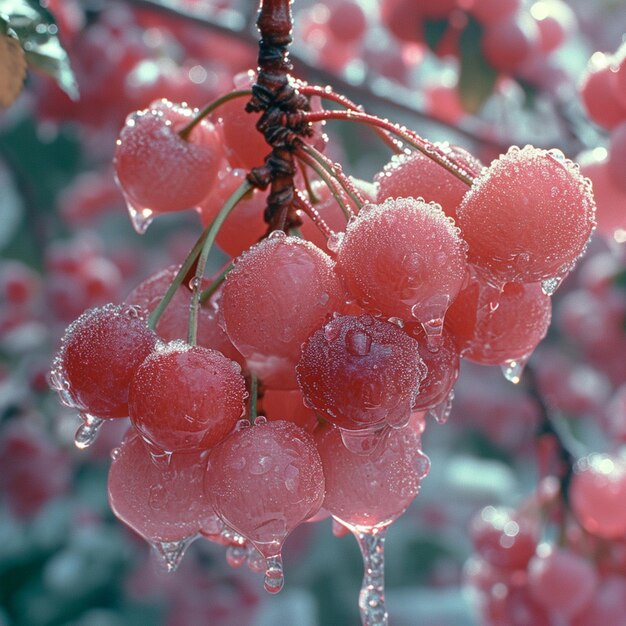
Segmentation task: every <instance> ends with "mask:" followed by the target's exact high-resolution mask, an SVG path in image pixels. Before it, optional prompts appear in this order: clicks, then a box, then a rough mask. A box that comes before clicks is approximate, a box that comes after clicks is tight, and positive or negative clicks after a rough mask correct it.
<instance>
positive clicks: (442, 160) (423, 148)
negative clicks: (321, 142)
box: [303, 110, 474, 187]
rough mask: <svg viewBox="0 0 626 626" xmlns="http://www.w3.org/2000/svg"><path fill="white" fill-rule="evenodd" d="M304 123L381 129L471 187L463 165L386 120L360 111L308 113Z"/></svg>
mask: <svg viewBox="0 0 626 626" xmlns="http://www.w3.org/2000/svg"><path fill="white" fill-rule="evenodd" d="M303 117H304V119H305V120H306V121H308V122H311V123H314V122H322V121H325V120H346V121H350V122H360V123H364V124H368V125H370V126H373V127H374V128H382V129H384V130H386V131H388V132H390V133H392V134H394V135H396V136H397V137H399V138H400V139H402V140H403V141H404V142H405V143H407V144H408V145H410V146H412V147H413V148H415V149H417V150H419V151H420V152H421V153H422V154H424V155H425V156H427V157H428V158H429V159H432V160H433V161H435V163H438V164H439V165H441V167H443V168H445V169H446V170H448V171H449V172H450V173H451V174H453V175H454V176H456V177H457V178H458V179H459V180H461V181H463V182H464V183H465V184H466V185H468V186H469V187H471V186H472V183H473V181H474V177H473V176H472V174H471V173H470V172H468V171H467V170H466V169H465V167H464V166H463V165H460V164H458V163H456V162H455V161H454V160H453V159H451V158H450V157H449V156H448V155H446V154H445V153H444V152H443V150H441V148H438V147H437V146H436V145H434V144H432V143H431V142H430V141H428V140H426V139H424V138H423V137H420V136H419V135H418V134H417V133H414V132H413V131H410V130H408V129H407V128H404V127H400V126H397V125H396V124H392V123H391V122H389V121H388V120H383V119H380V118H379V117H376V116H375V115H370V114H368V113H363V112H362V111H352V110H349V111H330V110H324V111H310V112H307V113H304V114H303Z"/></svg>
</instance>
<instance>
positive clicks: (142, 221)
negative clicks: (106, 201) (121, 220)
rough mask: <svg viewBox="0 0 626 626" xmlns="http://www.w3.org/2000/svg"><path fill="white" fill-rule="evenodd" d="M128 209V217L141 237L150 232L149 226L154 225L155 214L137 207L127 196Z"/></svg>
mask: <svg viewBox="0 0 626 626" xmlns="http://www.w3.org/2000/svg"><path fill="white" fill-rule="evenodd" d="M126 207H127V208H128V215H129V217H130V223H131V224H132V225H133V228H134V229H135V231H136V232H137V233H138V234H139V235H143V234H144V233H145V232H146V231H147V230H148V226H150V224H152V220H153V219H154V212H153V211H152V210H151V209H147V208H145V207H143V208H142V207H137V206H135V204H134V203H133V202H132V200H130V199H129V198H128V196H126Z"/></svg>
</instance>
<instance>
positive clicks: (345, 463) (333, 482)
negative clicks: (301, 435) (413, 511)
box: [315, 426, 429, 531]
mask: <svg viewBox="0 0 626 626" xmlns="http://www.w3.org/2000/svg"><path fill="white" fill-rule="evenodd" d="M315 440H316V443H317V448H318V450H319V453H320V457H321V459H322V466H323V468H324V476H325V477H326V496H325V498H324V508H325V509H326V510H328V511H329V512H330V514H331V515H333V516H334V517H336V518H337V519H338V520H340V521H341V523H342V524H345V525H346V526H348V527H352V528H354V529H356V530H357V531H368V530H371V529H373V528H383V527H385V526H388V525H389V524H390V523H391V522H393V521H394V520H395V519H397V518H398V517H399V516H400V515H402V513H404V511H405V510H406V509H407V507H408V506H409V505H410V504H411V502H412V501H413V499H414V498H415V496H416V495H417V494H418V492H419V489H420V481H421V479H422V478H424V476H426V474H427V473H428V466H429V462H428V457H426V456H425V455H424V454H423V453H422V452H421V450H420V448H421V442H420V434H419V431H416V430H415V429H413V428H412V427H411V426H407V427H405V428H401V429H399V430H396V429H389V430H388V431H387V432H386V434H385V435H384V438H383V440H382V441H381V442H380V443H379V446H378V447H377V448H376V449H375V450H374V451H373V452H372V454H369V455H368V454H356V453H354V452H350V450H348V449H347V448H346V446H345V445H344V443H343V441H342V437H341V433H340V431H339V429H338V428H329V427H327V428H325V429H321V430H319V431H316V438H315Z"/></svg>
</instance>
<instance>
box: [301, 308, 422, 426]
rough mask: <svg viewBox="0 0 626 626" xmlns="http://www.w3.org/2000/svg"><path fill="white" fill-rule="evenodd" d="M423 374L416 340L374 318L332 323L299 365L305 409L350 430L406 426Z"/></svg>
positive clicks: (313, 338) (304, 351)
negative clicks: (306, 407)
mask: <svg viewBox="0 0 626 626" xmlns="http://www.w3.org/2000/svg"><path fill="white" fill-rule="evenodd" d="M425 375H426V367H425V366H424V363H423V361H422V360H421V358H420V354H419V349H418V343H417V341H416V340H415V339H413V338H412V337H409V336H408V335H407V334H406V333H405V332H404V331H403V330H402V329H400V328H398V327H397V326H396V325H395V324H391V323H389V322H384V321H382V320H378V319H376V318H374V317H372V316H371V315H360V316H351V315H342V316H339V317H336V318H335V319H333V320H331V321H330V322H328V323H327V324H326V325H325V326H323V327H322V328H320V329H319V330H317V331H315V332H314V333H313V334H312V335H311V337H309V339H308V341H307V342H306V344H305V345H304V346H303V348H302V356H301V358H300V361H299V362H298V366H297V376H298V384H299V385H300V389H301V390H302V395H303V397H304V399H305V402H306V403H307V405H308V406H309V407H311V408H313V409H314V410H315V411H316V412H317V413H319V414H320V415H321V416H322V417H324V418H325V419H327V420H328V421H330V422H331V423H333V424H335V425H336V426H340V427H341V428H345V429H347V430H360V429H365V428H373V427H377V428H380V427H382V426H384V425H385V424H390V425H393V426H396V427H397V426H404V425H406V423H407V422H408V420H409V417H410V414H411V408H412V406H413V404H414V402H415V398H416V396H417V393H418V391H419V388H420V383H421V382H422V380H423V379H424V377H425Z"/></svg>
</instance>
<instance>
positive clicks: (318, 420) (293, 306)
mask: <svg viewBox="0 0 626 626" xmlns="http://www.w3.org/2000/svg"><path fill="white" fill-rule="evenodd" d="M258 27H259V31H260V33H261V41H260V44H259V66H258V71H257V73H256V74H254V73H250V74H248V75H246V76H243V77H238V79H237V84H236V89H235V90H233V91H232V92H230V93H228V94H225V95H224V96H222V97H221V98H219V99H218V100H216V101H214V102H213V103H211V104H210V105H208V106H207V107H205V108H204V109H203V110H195V109H191V108H189V107H187V106H186V105H184V104H175V103H171V102H168V101H166V100H160V101H156V102H154V103H153V104H152V105H151V106H150V107H149V108H147V109H145V110H142V111H138V112H136V113H132V114H131V115H129V116H128V118H127V120H126V125H125V126H124V128H123V129H122V131H121V133H120V136H119V139H118V142H117V149H116V154H115V168H116V174H117V179H118V182H119V185H120V188H121V189H122V191H123V193H124V195H125V197H126V200H127V203H128V208H129V212H130V217H131V220H132V222H133V224H134V226H135V228H136V229H137V230H138V231H139V232H140V233H142V232H144V231H145V229H146V228H147V227H148V226H149V224H150V222H151V221H152V220H153V219H155V218H158V216H159V215H160V214H162V213H167V212H172V211H182V210H186V209H192V208H193V209H195V210H196V211H198V213H199V214H200V216H201V219H202V222H203V223H204V224H205V225H206V229H205V230H204V232H203V233H202V234H201V235H200V237H199V239H198V241H197V243H196V245H195V246H194V247H193V249H192V250H191V251H190V253H189V255H188V257H187V259H186V260H185V261H184V262H183V264H182V265H181V266H180V267H167V268H164V269H163V270H162V271H160V272H159V273H157V274H155V275H154V276H152V277H150V278H148V279H147V280H146V281H145V282H143V283H142V284H141V285H138V286H137V287H136V288H135V289H134V291H133V292H132V293H131V294H130V295H129V297H128V298H127V299H126V301H125V302H124V303H118V304H109V305H107V306H104V307H100V308H97V309H92V310H89V311H87V312H86V313H84V314H83V315H81V316H80V317H79V318H78V319H77V320H76V321H75V322H74V323H72V324H71V325H70V326H69V327H68V329H67V331H66V333H65V337H64V338H63V342H62V345H61V348H60V350H59V352H58V355H57V357H56V360H55V363H54V367H53V371H52V374H51V381H52V385H53V386H54V387H55V388H56V389H57V390H58V391H59V394H60V397H61V400H62V402H63V403H64V404H66V405H68V406H70V407H74V408H75V409H76V410H78V412H79V413H80V416H81V419H82V425H81V426H80V428H79V429H78V432H77V435H76V444H77V445H78V446H79V447H86V446H88V445H89V444H90V443H91V442H92V441H93V440H94V438H95V436H96V434H97V432H98V429H99V428H100V427H101V425H102V424H103V423H104V422H105V421H107V420H112V419H122V418H126V417H130V422H131V426H130V428H129V431H128V433H127V435H126V437H125V439H124V441H123V442H122V444H121V446H120V447H119V448H117V449H115V450H114V451H113V454H112V458H113V461H112V464H111V470H110V474H109V499H110V503H111V507H112V509H113V511H114V512H115V514H116V515H117V516H118V517H119V518H120V519H121V520H122V521H123V522H125V523H126V524H128V525H129V526H130V527H131V528H133V529H134V530H135V531H137V532H138V533H139V534H140V535H142V536H143V537H144V538H145V539H146V540H148V541H149V542H150V543H151V544H152V545H153V546H154V547H155V548H156V549H157V551H158V552H159V554H160V555H161V556H162V558H163V560H164V562H165V563H166V564H167V566H168V568H169V569H172V570H173V569H175V568H176V566H177V564H178V562H179V561H180V559H181V558H182V555H183V552H184V549H185V548H186V546H187V545H188V544H189V543H190V542H191V541H192V540H194V539H197V538H200V537H202V538H205V539H206V540H209V541H214V542H218V543H220V544H223V545H225V546H226V549H227V557H228V560H229V562H230V563H232V564H240V563H242V562H243V561H244V560H245V559H246V558H247V559H248V560H249V561H250V562H251V564H254V567H256V568H258V569H262V570H263V571H265V587H266V589H267V590H268V591H270V592H277V591H279V590H280V589H281V587H282V585H283V571H282V562H281V549H282V546H283V543H284V541H285V539H286V538H287V536H288V535H289V533H290V532H291V531H293V530H294V529H295V528H296V527H297V526H298V525H299V524H301V523H303V522H305V521H307V520H312V519H321V518H323V517H325V516H328V515H331V516H332V517H333V519H334V520H335V521H336V522H338V523H340V524H342V525H343V526H344V527H345V528H347V529H349V530H350V531H352V532H353V533H354V535H355V536H356V537H357V539H358V541H359V545H360V547H361V550H362V552H363V556H364V562H365V576H364V580H363V588H362V591H361V595H360V598H359V606H360V609H361V615H362V619H363V623H364V624H385V623H386V621H387V613H386V609H385V604H384V587H383V545H384V537H385V530H386V529H387V528H388V526H389V525H390V524H391V523H392V522H393V521H394V520H395V519H396V518H397V517H399V516H400V515H401V514H402V513H403V512H404V511H405V510H406V509H407V507H408V506H409V505H410V504H411V502H412V500H413V499H414V497H415V496H416V495H417V493H418V492H419V488H420V481H421V480H422V479H423V478H424V477H425V476H426V475H427V473H428V468H429V461H428V457H426V456H425V454H424V453H423V452H422V450H421V435H422V432H423V430H424V427H425V416H426V414H427V413H429V414H431V415H433V416H434V417H435V418H436V419H437V420H438V421H439V422H444V421H445V419H446V418H447V415H448V413H449V410H450V404H451V401H452V397H453V387H454V384H455V381H456V379H457V376H458V372H459V360H460V357H463V358H467V359H470V360H472V361H475V362H477V363H482V364H486V365H500V366H502V367H503V369H504V372H505V375H506V376H507V378H509V379H510V380H512V381H513V382H517V381H518V380H519V377H520V375H521V372H522V369H523V366H524V364H525V363H526V361H527V360H528V359H529V357H530V355H531V353H532V351H533V349H534V348H535V346H536V345H537V344H538V343H539V342H540V341H541V339H542V338H543V337H544V335H545V334H546V331H547V328H548V325H549V323H550V315H551V303H550V295H551V294H552V293H553V292H554V291H555V290H556V288H557V287H558V285H559V284H560V282H561V281H562V280H563V278H564V277H565V276H566V275H567V273H568V272H569V271H570V270H571V268H572V267H573V265H574V263H575V262H576V260H577V259H578V258H579V257H580V256H581V254H582V253H583V252H584V250H585V246H586V244H587V242H588V240H589V238H590V235H591V233H592V231H593V228H594V223H595V222H594V210H595V207H594V201H593V198H592V194H591V188H590V184H589V182H588V181H587V180H586V179H585V178H583V177H582V176H581V174H580V172H579V170H578V167H577V166H576V165H575V164H574V163H572V162H571V161H569V160H567V159H566V158H565V157H564V156H563V154H561V153H560V152H559V151H556V150H544V149H537V148H534V147H532V146H526V147H524V148H517V147H512V148H511V149H510V150H509V151H508V152H507V153H506V154H504V155H502V156H500V157H499V158H498V159H496V160H495V161H494V162H493V163H492V164H491V165H490V166H488V167H484V166H483V165H482V164H481V163H480V162H479V161H478V160H477V159H476V158H474V157H473V156H472V155H470V154H469V153H467V152H466V151H465V150H463V149H461V148H458V147H456V146H451V145H448V144H435V143H431V142H429V141H427V140H425V139H423V138H421V137H420V136H418V135H417V134H416V133H414V132H413V131H411V130H408V129H406V128H404V127H401V126H398V125H396V124H393V123H391V122H389V121H387V120H383V119H380V118H378V117H376V116H373V115H369V114H367V113H365V112H364V111H363V110H362V109H361V108H360V107H358V106H356V105H355V104H354V103H352V102H351V101H350V100H348V99H347V98H345V97H344V96H342V95H340V94H337V93H335V92H334V91H333V90H332V89H330V88H322V87H318V86H314V85H309V84H307V83H305V82H301V81H299V80H296V79H294V78H293V77H292V76H291V75H290V71H291V69H292V68H291V65H290V62H289V57H288V46H289V44H290V42H291V29H292V22H291V13H290V2H289V0H265V1H264V2H262V3H261V9H260V13H259V19H258ZM244 102H245V106H244ZM326 104H328V105H329V106H330V108H324V106H325V105H326ZM328 120H342V121H343V122H344V123H351V124H361V125H367V126H369V127H371V128H372V129H373V130H374V132H376V133H377V134H378V135H379V136H380V139H381V140H382V141H384V142H385V143H386V144H387V145H388V146H389V148H390V149H391V151H392V153H393V157H392V158H391V161H390V162H389V163H388V164H387V165H385V166H384V167H381V171H380V173H379V174H378V175H377V177H376V180H375V182H374V183H373V184H372V183H368V182H366V181H360V180H357V179H354V178H351V177H350V176H348V175H346V174H345V173H344V172H343V169H342V167H341V165H340V164H338V163H335V162H333V161H332V160H331V159H330V158H329V157H327V156H326V155H325V154H324V150H325V146H326V142H327V138H326V137H325V135H324V134H323V132H322V127H323V124H324V123H325V122H326V121H328ZM214 245H217V246H218V247H219V248H220V249H221V250H222V251H223V252H226V253H227V254H228V255H230V256H231V257H232V258H231V259H230V260H229V261H228V262H227V263H226V265H225V266H224V267H223V269H222V270H221V271H219V272H217V274H216V275H214V276H211V277H207V276H205V270H206V266H207V260H208V257H209V253H210V251H211V249H212V247H213V246H214Z"/></svg>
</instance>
